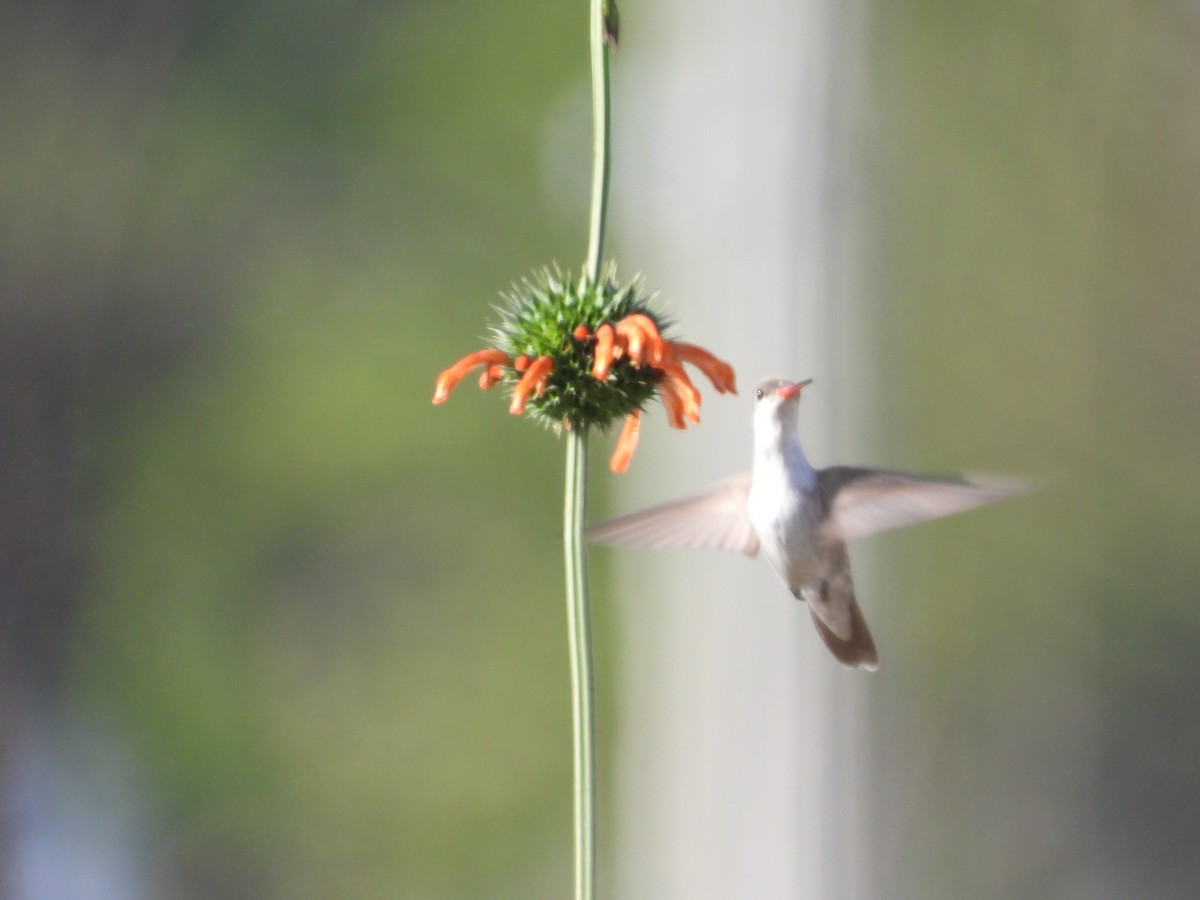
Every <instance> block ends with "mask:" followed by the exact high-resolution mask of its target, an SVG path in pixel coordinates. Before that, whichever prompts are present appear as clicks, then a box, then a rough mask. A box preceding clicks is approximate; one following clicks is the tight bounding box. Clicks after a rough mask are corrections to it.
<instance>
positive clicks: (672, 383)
mask: <svg viewBox="0 0 1200 900" xmlns="http://www.w3.org/2000/svg"><path fill="white" fill-rule="evenodd" d="M662 371H663V373H664V374H665V375H666V376H667V377H666V380H665V382H664V383H663V384H662V385H660V390H661V389H663V388H665V389H666V390H667V391H670V392H671V393H674V394H675V396H676V397H678V398H679V403H680V406H681V409H682V413H683V417H684V418H685V419H691V420H692V421H693V422H695V423H696V424H699V423H700V392H699V391H698V390H696V386H695V385H694V384H692V380H691V379H690V378H688V376H687V372H685V371H683V366H682V365H681V364H680V362H679V360H677V359H675V358H673V357H672V358H671V359H669V360H663V369H662Z"/></svg>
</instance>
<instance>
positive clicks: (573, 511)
mask: <svg viewBox="0 0 1200 900" xmlns="http://www.w3.org/2000/svg"><path fill="white" fill-rule="evenodd" d="M586 485H587V432H586V429H584V428H575V429H574V430H572V431H569V432H567V489H566V502H565V503H564V512H563V547H564V550H565V556H566V568H567V629H568V632H569V635H570V642H571V711H572V718H573V721H574V726H575V728H574V747H575V751H574V761H575V898H576V900H591V898H592V896H593V894H594V893H595V887H596V867H595V856H596V806H595V793H596V768H595V746H596V738H595V729H594V722H595V706H594V700H593V691H592V635H591V617H590V614H589V612H588V591H587V564H586V563H587V561H586V557H585V555H584V546H583V520H584V516H585V514H586V512H587V491H586Z"/></svg>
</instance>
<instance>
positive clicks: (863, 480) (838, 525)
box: [817, 466, 1030, 541]
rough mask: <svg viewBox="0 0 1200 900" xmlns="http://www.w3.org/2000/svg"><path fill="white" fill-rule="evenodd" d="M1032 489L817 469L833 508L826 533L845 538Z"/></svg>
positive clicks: (821, 490)
mask: <svg viewBox="0 0 1200 900" xmlns="http://www.w3.org/2000/svg"><path fill="white" fill-rule="evenodd" d="M1029 489H1030V486H1029V485H1028V484H1026V483H1024V482H1020V481H1016V480H1012V479H998V478H988V479H986V480H984V479H979V480H976V481H968V480H966V479H962V478H958V479H949V478H925V477H923V476H920V475H905V474H903V473H900V472H881V471H879V470H877V469H860V468H853V467H850V466H833V467H831V468H828V469H821V470H820V471H818V472H817V493H818V497H819V499H820V503H821V505H822V508H823V509H824V510H826V511H827V515H826V516H825V524H824V525H823V526H822V528H821V536H822V537H823V538H824V539H826V540H840V541H849V540H853V539H855V538H860V537H867V536H868V535H872V534H878V533H879V532H881V531H887V530H888V529H891V528H899V527H901V526H903V525H913V524H916V523H917V522H925V521H928V520H930V519H938V518H941V517H942V516H949V515H952V514H953V513H957V512H964V511H965V510H968V509H974V508H975V507H976V506H982V505H983V504H985V503H991V502H992V501H993V500H1000V499H1002V498H1004V497H1010V496H1012V495H1013V494H1019V493H1023V492H1025V491H1028V490H1029Z"/></svg>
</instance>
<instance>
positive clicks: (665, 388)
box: [657, 379, 687, 431]
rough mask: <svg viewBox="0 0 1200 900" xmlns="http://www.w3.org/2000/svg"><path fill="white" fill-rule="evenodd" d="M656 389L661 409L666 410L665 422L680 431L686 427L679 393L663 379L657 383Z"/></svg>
mask: <svg viewBox="0 0 1200 900" xmlns="http://www.w3.org/2000/svg"><path fill="white" fill-rule="evenodd" d="M657 390H658V398H659V399H660V400H662V405H663V409H664V410H666V412H667V424H668V425H670V426H671V427H672V428H678V429H679V430H680V431H682V430H683V429H685V428H687V422H686V421H685V420H684V418H683V403H682V401H680V399H679V395H678V394H676V393H675V391H674V390H672V389H671V386H670V385H669V384H668V383H667V381H666V380H665V379H664V380H663V381H660V382H659V383H658V388H657Z"/></svg>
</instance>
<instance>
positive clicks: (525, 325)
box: [433, 266, 737, 472]
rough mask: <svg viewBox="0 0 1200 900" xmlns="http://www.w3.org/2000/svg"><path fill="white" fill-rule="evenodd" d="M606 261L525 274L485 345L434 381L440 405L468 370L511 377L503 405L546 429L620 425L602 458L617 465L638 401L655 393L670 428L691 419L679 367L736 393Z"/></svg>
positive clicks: (690, 393)
mask: <svg viewBox="0 0 1200 900" xmlns="http://www.w3.org/2000/svg"><path fill="white" fill-rule="evenodd" d="M615 275H616V272H615V269H614V268H613V267H612V266H610V267H609V268H608V269H607V270H606V271H605V272H604V274H603V276H602V277H601V279H600V281H599V282H598V283H595V284H593V283H591V282H590V281H588V280H587V279H586V278H581V279H580V280H579V282H577V283H576V282H573V281H572V280H571V278H570V275H569V274H568V275H566V276H563V274H562V273H561V272H559V270H558V269H545V270H542V271H541V272H538V273H535V274H534V276H533V277H532V278H527V279H524V280H523V281H522V282H521V284H520V285H519V286H517V285H514V287H513V289H512V291H511V292H510V293H509V294H507V295H506V296H505V299H506V300H507V303H506V304H505V305H504V306H502V307H498V308H497V312H498V313H499V315H500V322H499V324H498V325H496V326H495V327H493V328H492V330H491V340H490V343H491V345H492V346H491V347H490V348H488V349H485V350H478V351H476V352H474V353H469V354H467V355H466V356H464V357H463V358H462V359H460V360H459V361H458V362H456V363H455V364H454V365H452V366H450V367H449V368H448V369H445V370H444V371H443V372H442V373H441V374H440V375H439V376H438V379H437V385H436V387H435V388H434V394H433V402H434V403H435V404H440V403H444V402H445V401H446V400H447V399H448V398H449V396H450V392H451V391H453V390H454V388H455V387H456V386H457V385H458V383H459V382H460V381H462V380H463V378H465V377H466V376H467V375H468V374H469V373H470V372H471V371H472V370H474V369H476V368H479V367H480V366H482V367H483V372H482V373H481V374H480V376H479V386H480V387H481V388H483V389H484V390H487V389H489V388H491V387H492V386H493V385H495V384H496V383H497V382H501V381H503V382H505V383H506V384H509V385H511V402H510V404H509V412H510V413H512V414H513V415H520V414H521V413H524V412H529V413H530V414H532V415H533V416H534V417H535V418H537V419H539V420H540V421H542V422H544V423H546V424H548V425H550V426H551V427H553V428H556V429H557V428H567V429H572V428H589V427H592V426H598V427H601V428H608V427H609V426H610V425H612V423H613V422H615V421H616V420H617V419H619V418H623V419H624V425H623V427H622V429H621V433H620V436H619V437H618V438H617V445H616V448H615V450H614V451H613V455H612V458H611V459H610V461H609V466H610V468H611V469H612V470H613V471H614V472H624V471H625V470H626V469H627V468H628V466H629V462H630V459H631V458H632V457H633V451H634V449H635V448H636V446H637V439H638V431H639V428H640V426H641V416H642V411H643V409H644V408H645V404H646V403H647V402H649V400H650V399H651V398H652V397H654V396H655V395H657V396H658V398H659V400H660V401H661V402H662V405H663V408H664V409H665V410H666V412H667V421H668V423H669V424H670V425H671V427H672V428H686V427H687V425H688V423H689V422H692V423H699V421H700V392H699V391H698V390H697V389H696V386H695V385H694V384H693V383H692V380H691V378H690V377H689V376H688V374H687V372H686V371H685V369H684V364H685V363H686V364H687V365H689V366H694V367H695V368H697V369H699V370H700V371H701V372H702V373H703V374H704V375H705V376H706V377H707V378H708V380H709V381H710V382H712V385H713V387H714V388H716V390H717V391H718V393H737V386H736V384H735V377H734V371H733V368H732V367H731V366H730V365H729V364H728V363H726V362H723V361H722V360H720V359H718V358H717V357H715V356H713V355H712V354H711V353H710V352H709V351H707V350H705V349H704V348H702V347H698V346H697V345H695V344H688V343H684V342H683V341H673V340H668V339H667V338H665V337H664V336H663V331H664V329H665V328H666V323H665V322H664V321H663V320H662V319H661V318H660V317H659V316H658V315H657V314H656V313H654V312H653V311H652V310H651V309H650V307H649V304H648V301H647V299H646V298H644V297H642V296H641V295H640V293H639V291H640V287H641V284H640V281H639V280H638V279H634V281H633V282H631V283H630V284H628V285H626V286H624V287H622V286H619V285H618V284H617V283H616V278H615Z"/></svg>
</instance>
